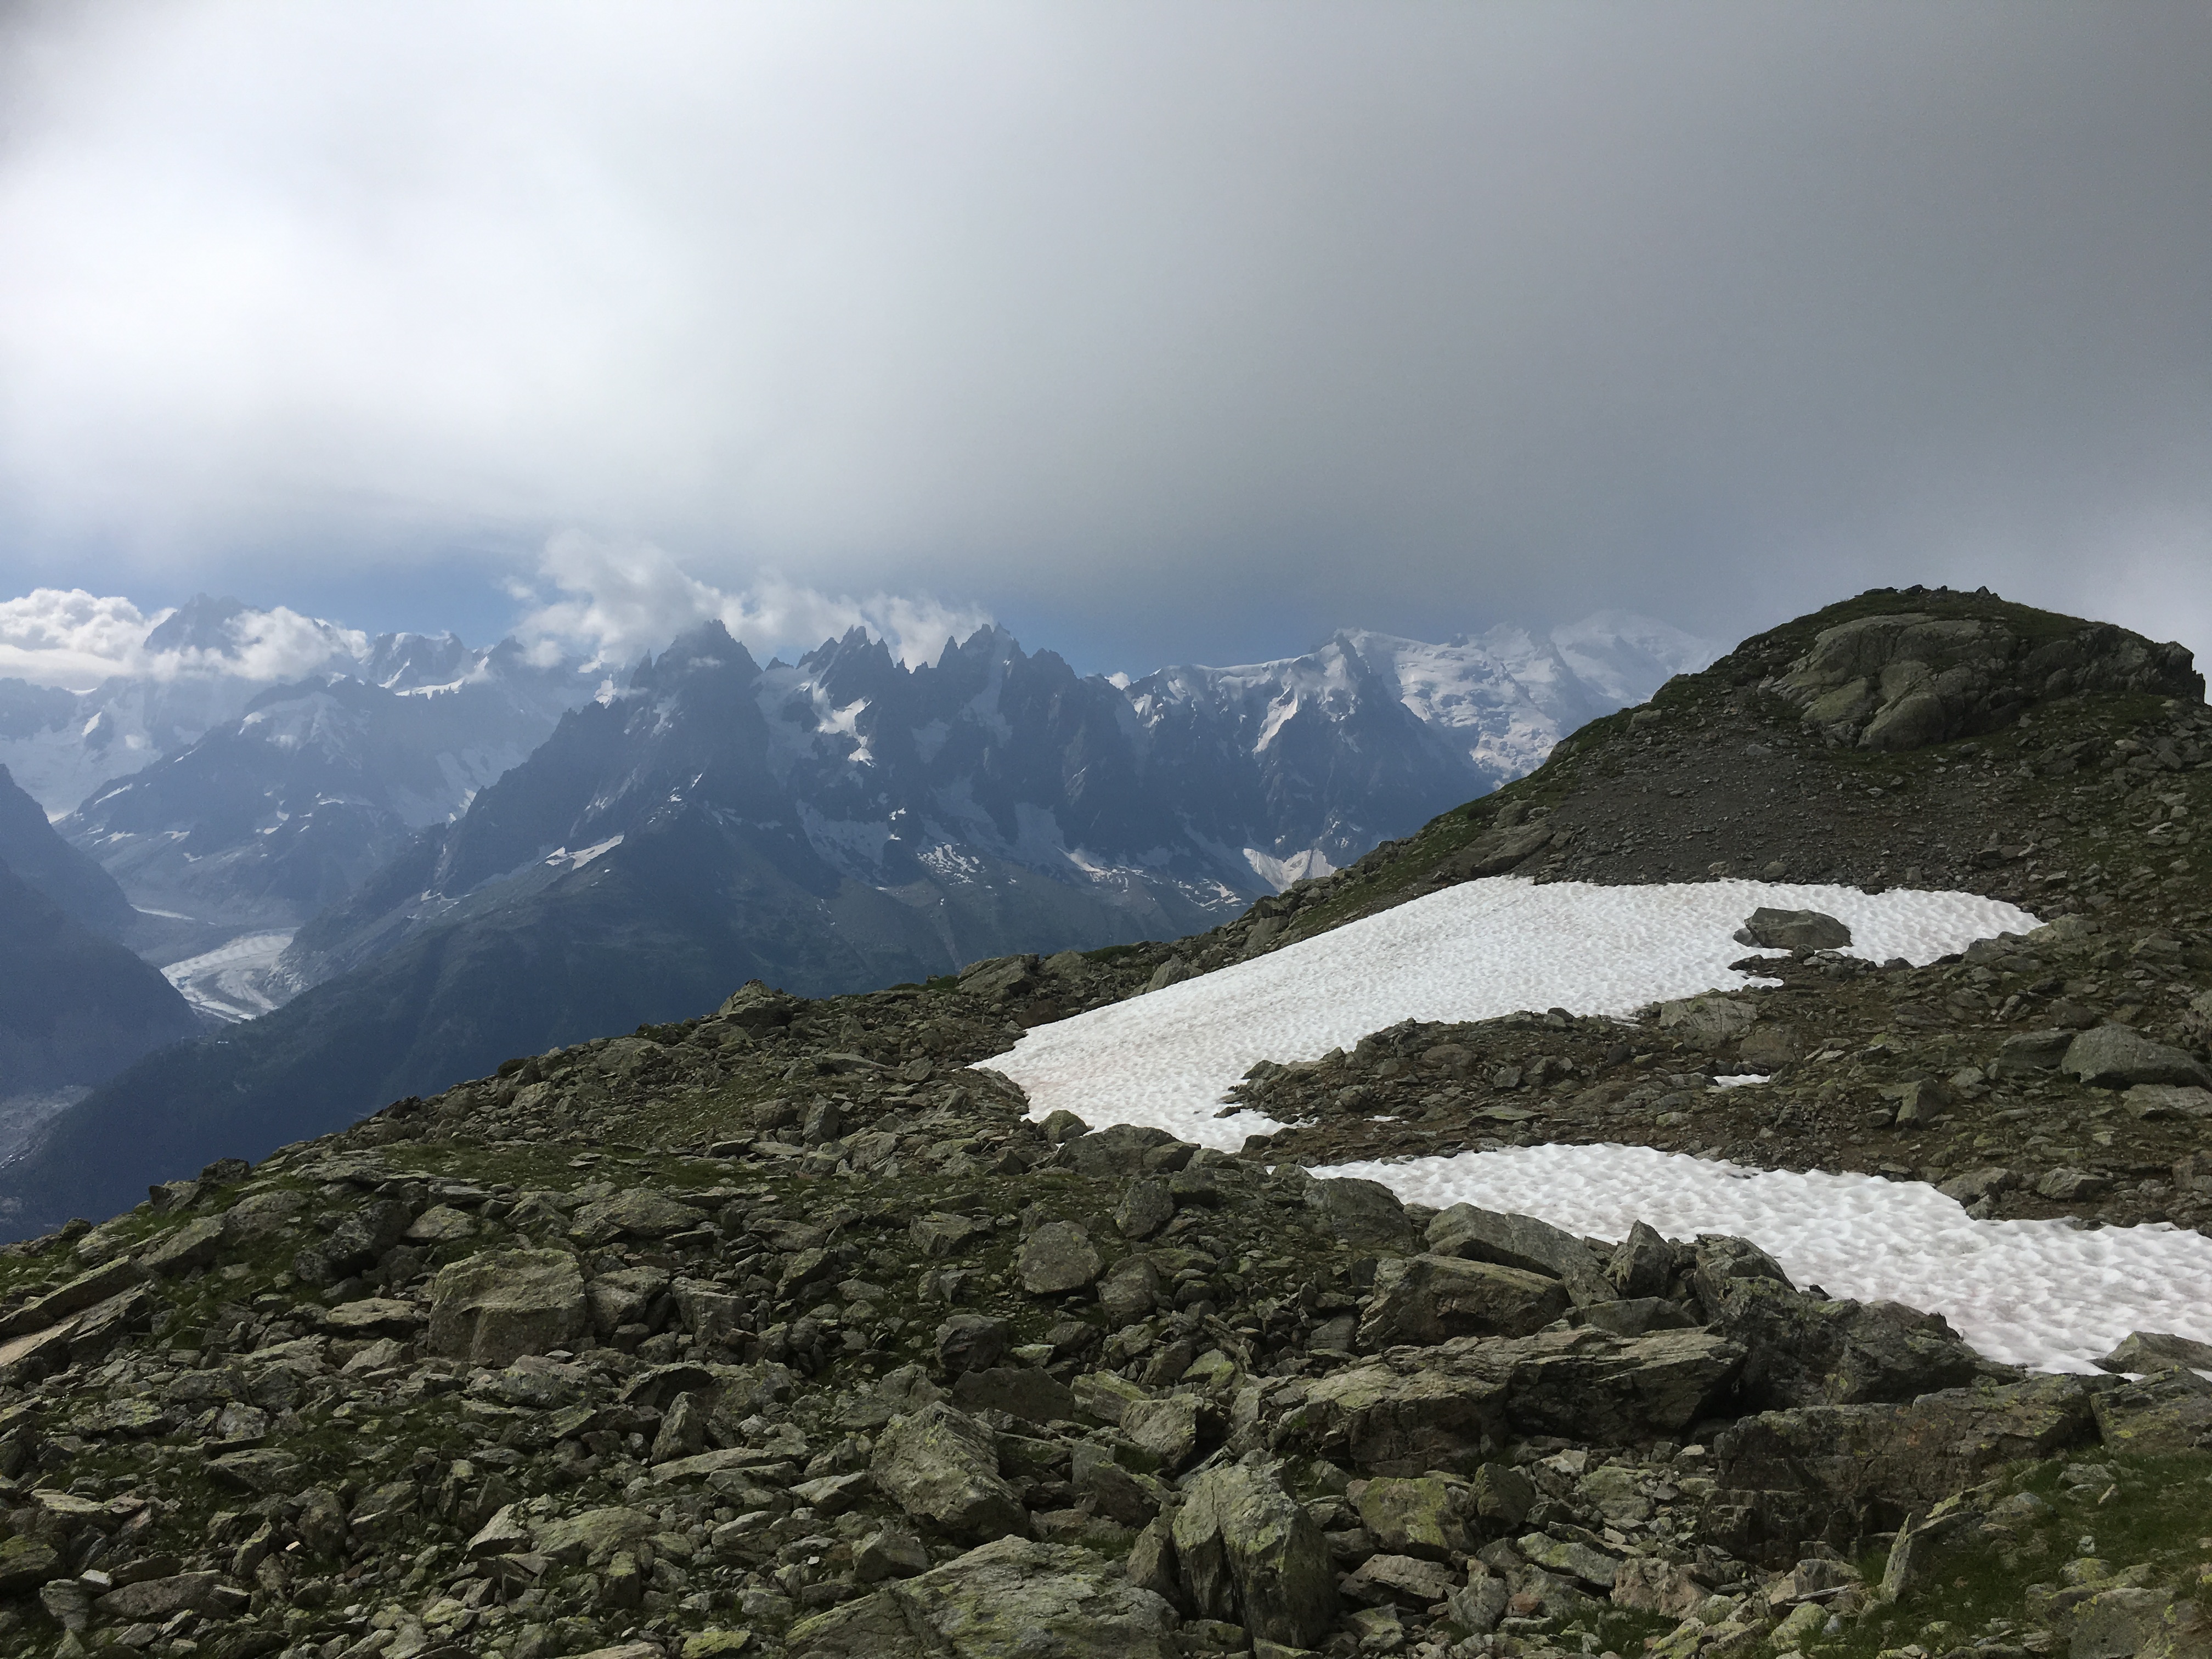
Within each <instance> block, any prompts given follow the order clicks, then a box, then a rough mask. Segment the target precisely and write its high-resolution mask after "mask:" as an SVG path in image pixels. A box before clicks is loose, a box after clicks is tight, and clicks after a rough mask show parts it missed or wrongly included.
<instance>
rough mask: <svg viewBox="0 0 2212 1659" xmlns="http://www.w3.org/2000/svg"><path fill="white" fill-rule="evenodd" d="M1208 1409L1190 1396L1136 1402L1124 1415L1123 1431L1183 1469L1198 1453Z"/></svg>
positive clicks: (1172, 1467) (1122, 1415) (1122, 1421)
mask: <svg viewBox="0 0 2212 1659" xmlns="http://www.w3.org/2000/svg"><path fill="white" fill-rule="evenodd" d="M1205 1421H1206V1407H1205V1405H1204V1403H1203V1402H1202V1401H1199V1400H1197V1399H1196V1398H1194V1396H1192V1395H1187V1394H1177V1395H1168V1396H1167V1397H1166V1398H1165V1399H1162V1400H1133V1401H1130V1402H1129V1403H1128V1404H1127V1406H1126V1407H1124V1408H1123V1410H1122V1413H1121V1432H1122V1433H1123V1434H1125V1435H1127V1437H1129V1439H1130V1441H1131V1443H1133V1444H1135V1445H1138V1446H1140V1447H1142V1448H1143V1449H1145V1450H1146V1451H1147V1452H1150V1453H1151V1454H1152V1455H1153V1456H1154V1457H1157V1458H1158V1459H1159V1460H1160V1462H1162V1463H1163V1464H1164V1465H1165V1466H1166V1467H1167V1468H1170V1469H1179V1468H1182V1466H1183V1465H1184V1464H1186V1463H1188V1462H1190V1460H1191V1457H1192V1456H1193V1455H1194V1454H1195V1453H1196V1451H1197V1450H1198V1444H1199V1436H1200V1432H1201V1431H1202V1430H1203V1428H1204V1426H1205Z"/></svg>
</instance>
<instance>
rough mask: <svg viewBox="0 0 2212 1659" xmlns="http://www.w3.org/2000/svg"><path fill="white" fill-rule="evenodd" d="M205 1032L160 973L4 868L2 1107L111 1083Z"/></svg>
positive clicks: (0, 873)
mask: <svg viewBox="0 0 2212 1659" xmlns="http://www.w3.org/2000/svg"><path fill="white" fill-rule="evenodd" d="M199 1031H200V1023H199V1020H198V1019H197V1018H196V1017H195V1016H194V1015H193V1013H192V1012H191V1009H190V1008H189V1007H188V1006H185V1000H184V998H182V997H181V996H179V995H178V994H177V991H176V987H173V986H172V985H171V984H170V983H169V981H167V980H166V979H164V978H162V977H161V970H160V969H155V968H152V967H149V966H148V965H147V964H146V963H143V962H141V961H140V960H139V959H138V958H137V957H135V956H133V955H132V954H131V952H130V951H127V950H125V948H124V947H123V946H122V945H118V944H117V943H115V942H114V941H113V940H112V939H107V938H104V937H102V936H101V935H100V934H98V933H94V932H93V931H92V930H91V929H89V928H88V927H85V926H84V925H83V924H82V923H81V922H78V921H75V920H73V919H72V918H70V916H68V915H64V913H63V911H62V909H61V908H60V907H59V906H58V905H57V904H55V903H54V902H53V901H52V900H51V899H49V898H48V897H46V895H45V894H43V893H40V892H39V891H37V890H34V889H33V888H32V887H31V886H30V884H28V883H27V882H25V881H23V880H22V879H21V878H18V877H17V876H16V875H15V872H13V871H12V870H9V868H7V867H6V866H4V865H0V1100H4V1099H9V1098H11V1097H22V1096H27V1095H35V1094H37V1093H40V1092H41V1091H50V1090H56V1089H65V1088H68V1087H70V1086H71V1085H77V1086H80V1087H81V1086H83V1085H92V1084H98V1083H101V1082H104V1081H106V1079H109V1078H111V1077H112V1076H114V1075H115V1074H116V1073H118V1072H120V1071H122V1070H123V1069H124V1068H125V1066H129V1065H130V1064H131V1062H132V1061H134V1060H137V1059H138V1058H140V1057H141V1056H142V1055H143V1054H147V1053H149V1052H150V1051H152V1050H154V1049H156V1048H161V1047H163V1046H164V1045H166V1044H168V1043H172V1042H181V1041H183V1040H185V1039H186V1038H189V1037H192V1036H197V1035H198V1034H199Z"/></svg>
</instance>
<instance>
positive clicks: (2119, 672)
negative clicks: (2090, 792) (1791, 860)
mask: <svg viewBox="0 0 2212 1659" xmlns="http://www.w3.org/2000/svg"><path fill="white" fill-rule="evenodd" d="M1774 690H1776V691H1777V692H1778V693H1779V694H1780V695H1781V696H1784V697H1786V698H1788V699H1790V701H1791V702H1795V703H1796V704H1797V705H1798V706H1799V707H1800V708H1802V710H1803V711H1804V714H1803V719H1804V721H1805V724H1806V725H1807V726H1809V727H1811V728H1813V729H1814V730H1815V731H1817V732H1821V733H1822V734H1823V735H1825V736H1826V737H1827V738H1829V740H1830V741H1831V742H1833V743H1838V744H1845V745H1850V746H1856V747H1859V748H1864V749H1875V750H1889V751H1897V750H1907V749H1918V748H1923V747H1925V746H1927V745H1928V744H1936V743H1944V742H1948V741H1949V740H1950V739H1952V738H1962V737H1967V736H1971V735H1973V734H1974V733H1977V732H1990V731H1994V730H1996V728H1997V727H1999V726H2003V725H2006V724H2008V722H2009V721H2010V720H2013V719H2014V717H2015V716H2016V715H2017V714H2019V712H2020V710H2021V708H2025V707H2026V706H2027V704H2028V703H2030V702H2035V701H2038V700H2039V699H2042V698H2046V697H2056V696H2064V695H2066V694H2067V693H2069V692H2073V691H2156V692H2160V693H2163V694H2165V695H2166V696H2185V697H2188V698H2190V699H2191V701H2196V700H2198V699H2201V698H2202V697H2203V695H2204V682H2203V676H2202V675H2199V674H2197V673H2196V672H2195V671H2193V670H2192V669H2191V665H2190V659H2189V653H2187V652H2186V651H2185V650H2184V649H2182V648H2181V647H2179V646H2174V645H2155V644H2153V643H2152V642H2151V641H2148V640H2146V639H2144V638H2142V636H2141V635H2136V634H2130V633H2129V632H2128V631H2127V630H2126V629H2120V628H2113V627H2111V626H2109V625H2107V624H2104V623H2084V624H2082V625H2081V627H2079V628H2077V629H2075V630H2074V631H2073V632H2072V633H2071V634H2069V635H2065V636H2063V637H2058V638H2045V639H2041V640H2031V639H2029V638H2027V637H2025V636H2023V635H2021V634H2020V633H2018V632H2016V631H2015V629H2013V628H2011V627H2010V626H2008V623H2006V622H2004V621H2002V620H2000V619H1998V618H1996V617H1937V616H1934V615H1931V614H1929V613H1928V612H1925V611H1903V612H1898V613H1895V614H1891V615H1884V616H1873V617H1853V618H1852V619H1851V620H1850V621H1849V622H1844V623H1838V624H1837V625H1836V626H1834V627H1832V628H1828V629H1822V630H1821V631H1820V634H1819V635H1816V636H1815V637H1814V641H1813V647H1812V649H1811V650H1809V651H1808V652H1807V653H1805V654H1804V655H1803V656H1802V657H1801V658H1799V659H1797V660H1796V662H1794V663H1792V664H1791V665H1790V669H1789V671H1788V672H1786V673H1785V674H1784V675H1783V676H1782V677H1781V678H1779V679H1778V680H1777V681H1775V682H1774Z"/></svg>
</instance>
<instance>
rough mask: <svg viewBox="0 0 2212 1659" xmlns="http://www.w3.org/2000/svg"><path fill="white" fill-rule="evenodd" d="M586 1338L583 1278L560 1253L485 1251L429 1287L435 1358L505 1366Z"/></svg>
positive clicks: (458, 1263)
mask: <svg viewBox="0 0 2212 1659" xmlns="http://www.w3.org/2000/svg"><path fill="white" fill-rule="evenodd" d="M584 1332H585V1318H584V1276H583V1274H582V1273H580V1272H579V1271H578V1270H577V1267H576V1258H575V1257H574V1256H572V1255H569V1254H568V1252H567V1251H565V1250H488V1251H485V1252H483V1253H482V1254H480V1255H472V1256H470V1257H468V1258H467V1259H466V1260H465V1261H456V1262H455V1263H453V1266H451V1267H447V1268H445V1269H443V1270H442V1271H441V1272H440V1273H439V1274H438V1276H437V1277H436V1278H435V1279H433V1280H432V1281H431V1284H430V1329H429V1334H428V1338H427V1339H426V1340H427V1341H428V1346H429V1350H430V1352H433V1353H439V1354H447V1355H450V1356H451V1357H453V1358H456V1359H466V1360H468V1361H469V1362H470V1363H471V1364H477V1365H506V1364H512V1363H513V1361H515V1360H517V1359H519V1358H521V1357H522V1356H523V1355H524V1354H526V1353H550V1352H552V1350H554V1349H556V1348H569V1347H574V1346H576V1344H577V1343H578V1342H579V1341H580V1340H581V1339H582V1337H583V1335H584Z"/></svg>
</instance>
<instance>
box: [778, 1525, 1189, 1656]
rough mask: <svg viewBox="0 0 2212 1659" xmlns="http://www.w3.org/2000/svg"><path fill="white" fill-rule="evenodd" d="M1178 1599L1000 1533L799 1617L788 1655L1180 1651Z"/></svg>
mask: <svg viewBox="0 0 2212 1659" xmlns="http://www.w3.org/2000/svg"><path fill="white" fill-rule="evenodd" d="M1177 1622H1178V1621H1177V1620H1176V1613H1175V1610H1174V1608H1172V1607H1170V1606H1169V1605H1168V1603H1167V1602H1166V1601H1164V1600H1162V1599H1161V1598H1160V1597H1159V1596H1158V1595H1154V1594H1153V1593H1152V1591H1150V1590H1148V1589H1139V1588H1138V1587H1137V1586H1135V1585H1133V1584H1132V1583H1129V1582H1128V1579H1127V1577H1126V1576H1125V1575H1124V1574H1123V1572H1122V1571H1121V1567H1120V1565H1119V1564H1118V1563H1115V1562H1111V1561H1108V1560H1105V1559H1102V1558H1101V1557H1099V1556H1096V1555H1093V1554H1092V1553H1091V1552H1090V1551H1088V1550H1085V1549H1079V1548H1077V1547H1073V1546H1072V1545H1061V1544H1034V1543H1031V1542H1030V1541H1029V1540H1027V1539H1024V1538H1001V1539H999V1540H997V1541H994V1542H992V1543H988V1544H985V1545H983V1546H982V1547H981V1548H978V1549H972V1550H969V1552H968V1553H966V1554H965V1555H962V1556H958V1557H957V1558H955V1559H952V1560H951V1561H947V1562H946V1563H945V1565H943V1566H941V1567H935V1568H933V1569H932V1570H931V1571H927V1572H925V1573H921V1574H920V1575H918V1576H917V1577H912V1578H907V1579H903V1580H901V1581H899V1582H897V1583H887V1584H885V1585H884V1588H883V1589H879V1590H877V1591H876V1592H875V1593H874V1594H873V1595H865V1596H862V1597H860V1599H859V1600H857V1601H848V1602H846V1603H845V1604H844V1605H843V1606H842V1607H832V1608H830V1609H829V1612H827V1613H817V1614H816V1615H815V1616H814V1617H813V1618H811V1619H805V1620H800V1621H799V1623H798V1624H796V1625H794V1626H792V1629H791V1633H790V1635H789V1636H787V1638H785V1647H784V1650H785V1651H786V1652H787V1653H788V1654H789V1655H790V1656H791V1659H1003V1656H1005V1655H1007V1654H1036V1655H1039V1656H1043V1655H1050V1656H1051V1659H1176V1656H1179V1655H1180V1654H1181V1653H1182V1647H1181V1645H1180V1644H1178V1643H1177V1641H1176V1638H1175V1634H1174V1632H1175V1628H1176V1623H1177Z"/></svg>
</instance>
